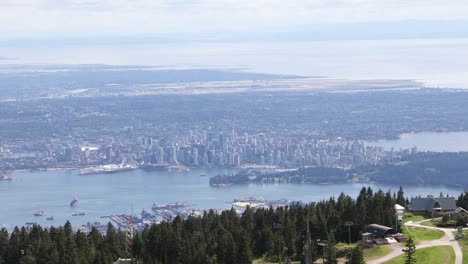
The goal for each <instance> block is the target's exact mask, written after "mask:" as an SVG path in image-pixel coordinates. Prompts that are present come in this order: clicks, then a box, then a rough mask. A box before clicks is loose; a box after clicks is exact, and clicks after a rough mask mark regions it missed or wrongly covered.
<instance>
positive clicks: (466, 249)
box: [458, 231, 468, 263]
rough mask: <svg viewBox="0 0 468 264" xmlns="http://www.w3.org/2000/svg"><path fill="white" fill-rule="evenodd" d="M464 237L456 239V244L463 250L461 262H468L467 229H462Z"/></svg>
mask: <svg viewBox="0 0 468 264" xmlns="http://www.w3.org/2000/svg"><path fill="white" fill-rule="evenodd" d="M463 234H465V237H464V238H462V239H458V244H459V245H460V247H461V250H462V252H463V263H468V231H464V232H463Z"/></svg>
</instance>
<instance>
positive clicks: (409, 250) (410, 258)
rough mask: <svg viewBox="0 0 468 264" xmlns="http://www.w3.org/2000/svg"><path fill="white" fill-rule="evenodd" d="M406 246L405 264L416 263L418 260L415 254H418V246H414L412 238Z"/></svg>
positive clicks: (404, 250)
mask: <svg viewBox="0 0 468 264" xmlns="http://www.w3.org/2000/svg"><path fill="white" fill-rule="evenodd" d="M405 246H406V248H405V249H403V252H405V264H414V263H416V259H415V258H414V253H415V252H416V246H415V245H414V241H413V239H412V238H411V237H409V238H408V240H407V241H406V245H405Z"/></svg>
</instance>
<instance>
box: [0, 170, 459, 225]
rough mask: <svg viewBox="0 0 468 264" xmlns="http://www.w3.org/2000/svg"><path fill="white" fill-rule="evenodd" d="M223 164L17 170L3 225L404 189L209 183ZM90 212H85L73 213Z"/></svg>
mask: <svg viewBox="0 0 468 264" xmlns="http://www.w3.org/2000/svg"><path fill="white" fill-rule="evenodd" d="M232 172H233V171H229V170H220V169H209V170H204V169H194V170H191V171H186V172H166V171H144V170H135V171H128V172H121V173H115V174H96V175H79V174H78V171H76V170H74V171H47V172H27V171H17V172H15V173H14V174H13V175H12V177H13V180H11V181H0V201H1V202H0V225H3V226H6V227H8V228H12V227H13V226H14V225H24V224H25V223H26V222H37V223H39V224H41V225H62V224H64V223H65V221H66V220H70V221H71V222H72V224H74V225H79V224H85V223H86V222H88V221H91V222H94V221H100V222H101V223H106V222H107V221H109V219H101V218H100V217H101V216H107V215H111V214H122V213H131V212H132V210H133V212H134V213H140V212H141V210H143V209H147V210H149V209H151V206H152V204H153V203H159V204H164V203H172V202H187V203H189V204H190V206H189V207H190V208H198V209H209V208H214V209H229V208H230V207H231V205H230V202H231V201H232V200H233V199H236V198H248V197H251V196H253V197H257V198H263V199H269V200H274V199H283V198H284V199H289V200H295V201H304V202H311V201H319V200H322V199H328V198H329V197H330V196H335V197H337V196H338V195H340V193H341V192H345V193H346V194H349V195H351V196H352V197H356V196H357V194H358V193H359V191H360V190H361V188H362V187H363V186H365V187H367V186H371V187H372V188H373V189H374V190H377V189H379V188H380V189H382V190H384V191H387V190H391V191H392V192H397V191H398V185H397V183H396V184H395V185H392V186H390V185H380V184H330V185H313V184H304V185H298V184H249V185H239V186H229V187H225V188H215V187H210V186H209V177H210V176H213V175H217V174H226V173H232ZM201 175H206V176H201ZM462 191H463V189H462V188H449V187H444V186H430V187H429V186H426V187H424V186H405V194H406V195H407V196H414V195H419V194H420V195H428V194H433V195H439V193H440V192H443V193H444V194H450V195H455V196H458V195H459V194H460V193H461V192H462ZM73 197H76V198H78V199H79V200H80V203H79V205H78V206H77V207H76V208H71V207H70V206H69V204H70V201H71V200H72V198H73ZM37 211H45V212H46V216H54V218H55V219H54V221H47V220H46V219H45V217H35V216H34V213H35V212H37ZM74 212H85V213H86V215H85V216H72V213H74Z"/></svg>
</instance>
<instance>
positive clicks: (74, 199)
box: [70, 198, 80, 207]
mask: <svg viewBox="0 0 468 264" xmlns="http://www.w3.org/2000/svg"><path fill="white" fill-rule="evenodd" d="M78 203H80V201H78V199H76V198H73V199H72V200H71V202H70V206H71V207H76V206H78Z"/></svg>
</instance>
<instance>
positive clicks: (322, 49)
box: [0, 38, 468, 89]
mask: <svg viewBox="0 0 468 264" xmlns="http://www.w3.org/2000/svg"><path fill="white" fill-rule="evenodd" d="M0 56H2V57H7V58H10V59H9V60H0V63H2V64H9V63H24V64H30V63H33V64H43V63H45V64H48V63H55V64H92V63H100V64H102V63H103V64H120V65H122V64H123V65H125V64H132V65H153V66H159V67H165V68H192V67H202V68H229V69H241V70H246V71H255V72H264V73H277V74H296V75H304V76H326V77H330V78H343V79H356V80H360V79H412V80H417V81H421V82H423V83H424V84H426V85H428V86H430V87H446V88H467V89H468V60H466V59H465V58H468V39H461V38H460V39H400V40H335V41H301V42H188V43H177V44H174V43H160V44H158V43H156V44H139V45H137V44H119V43H116V44H115V45H105V44H103V45H86V44H83V45H79V46H78V45H71V44H70V45H65V46H45V45H42V46H41V45H37V46H34V47H29V46H20V47H16V46H6V47H2V51H1V54H0Z"/></svg>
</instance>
